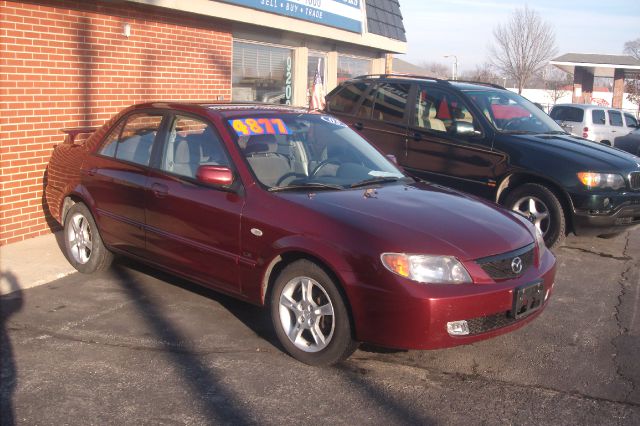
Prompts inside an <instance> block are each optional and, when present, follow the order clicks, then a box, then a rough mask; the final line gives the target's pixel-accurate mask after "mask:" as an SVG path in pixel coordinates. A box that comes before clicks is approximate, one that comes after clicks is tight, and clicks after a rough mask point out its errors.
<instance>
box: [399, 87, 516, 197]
mask: <svg viewBox="0 0 640 426" xmlns="http://www.w3.org/2000/svg"><path fill="white" fill-rule="evenodd" d="M412 96H413V97H412V99H411V104H412V113H411V117H410V119H409V131H408V137H407V143H408V148H407V151H408V152H407V156H406V158H405V160H404V161H403V162H401V165H402V166H404V167H405V169H406V170H407V171H409V172H410V173H412V174H414V175H417V176H420V177H423V178H425V179H428V180H433V181H436V182H440V183H442V184H445V185H448V186H452V187H455V188H459V189H462V190H466V191H469V192H472V193H474V194H479V195H483V196H485V197H491V196H492V193H493V191H494V190H495V184H496V181H497V180H498V176H499V174H500V173H503V172H504V168H505V167H506V161H505V155H504V154H502V153H498V152H494V151H493V150H492V147H491V140H488V138H487V137H485V136H483V133H482V128H481V126H480V123H479V120H478V118H476V117H475V116H474V115H473V114H472V113H471V111H470V110H469V108H468V106H467V105H466V103H465V102H464V101H463V100H462V99H461V97H460V96H458V94H456V93H454V92H452V91H445V90H443V89H441V88H438V87H435V85H433V86H432V85H419V86H417V90H416V92H415V93H414V94H413V95H412ZM462 129H465V130H466V132H467V133H466V134H463V133H462ZM474 132H475V133H474Z"/></svg>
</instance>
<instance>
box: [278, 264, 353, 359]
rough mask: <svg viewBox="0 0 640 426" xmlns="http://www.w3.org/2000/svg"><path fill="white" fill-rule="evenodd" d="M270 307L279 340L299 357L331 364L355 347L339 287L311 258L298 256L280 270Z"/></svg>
mask: <svg viewBox="0 0 640 426" xmlns="http://www.w3.org/2000/svg"><path fill="white" fill-rule="evenodd" d="M270 309H271V320H272V322H273V327H274V329H275V332H276V335H277V336H278V340H279V341H280V343H281V344H282V346H284V348H285V350H286V351H287V352H288V353H289V354H291V356H293V357H294V358H295V359H297V360H298V361H301V362H303V363H305V364H309V365H331V364H334V363H336V362H338V361H341V360H343V359H346V358H348V357H349V355H351V354H352V353H353V352H354V351H355V350H356V348H357V343H356V342H355V341H354V340H353V338H352V334H351V320H350V317H349V312H348V310H347V307H346V305H345V303H344V299H343V296H342V294H341V292H340V290H339V289H338V287H337V286H336V284H335V282H334V281H333V279H331V277H330V276H329V275H328V274H327V273H326V272H325V271H324V270H323V269H322V268H321V267H319V266H318V265H317V264H315V263H313V262H311V261H308V260H304V259H303V260H298V261H296V262H293V263H291V264H290V265H288V266H286V267H285V268H284V269H283V270H282V272H281V273H280V275H279V276H278V278H277V279H276V281H275V283H274V287H273V290H272V291H271V300H270Z"/></svg>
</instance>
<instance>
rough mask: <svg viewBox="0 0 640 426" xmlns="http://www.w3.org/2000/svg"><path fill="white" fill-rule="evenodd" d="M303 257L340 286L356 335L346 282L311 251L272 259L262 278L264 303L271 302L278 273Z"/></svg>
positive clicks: (286, 253) (296, 252) (288, 253)
mask: <svg viewBox="0 0 640 426" xmlns="http://www.w3.org/2000/svg"><path fill="white" fill-rule="evenodd" d="M301 259H305V260H308V261H310V262H313V263H315V264H316V265H318V266H319V267H320V268H322V269H323V270H324V271H325V272H326V273H327V275H329V277H330V278H331V279H332V280H333V282H335V283H336V286H337V287H338V291H340V294H341V295H342V298H343V300H344V303H345V305H346V307H347V312H349V319H350V320H351V321H350V322H351V332H352V333H354V335H355V323H354V321H353V312H352V310H351V303H350V302H349V298H348V297H347V294H346V292H345V289H344V284H343V283H342V281H341V280H340V278H339V277H338V274H336V273H335V272H334V271H333V269H331V267H330V266H329V265H327V264H326V263H325V262H324V261H322V259H319V258H318V257H316V256H313V255H311V254H309V253H305V252H300V251H290V252H285V253H282V254H280V255H279V256H277V257H276V258H275V259H273V260H272V261H271V263H270V264H269V266H268V267H267V270H266V272H265V276H264V278H263V280H262V303H263V304H265V305H266V304H267V303H269V302H268V301H269V298H270V297H271V289H272V288H273V285H274V283H275V281H276V279H277V278H278V275H280V272H282V270H283V269H284V268H286V267H287V266H288V265H290V264H292V263H293V262H295V261H297V260H301Z"/></svg>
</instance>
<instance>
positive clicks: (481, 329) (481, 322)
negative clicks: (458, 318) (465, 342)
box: [467, 311, 518, 335]
mask: <svg viewBox="0 0 640 426" xmlns="http://www.w3.org/2000/svg"><path fill="white" fill-rule="evenodd" d="M516 321H518V320H516V319H515V318H512V317H510V316H509V311H507V312H501V313H498V314H494V315H489V316H488V317H480V318H473V319H470V320H467V325H468V326H469V335H474V334H480V333H487V332H489V331H492V330H497V329H498V328H502V327H506V326H508V325H511V324H513V323H515V322H516Z"/></svg>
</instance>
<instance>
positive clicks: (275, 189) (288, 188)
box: [268, 182, 344, 192]
mask: <svg viewBox="0 0 640 426" xmlns="http://www.w3.org/2000/svg"><path fill="white" fill-rule="evenodd" d="M299 189H335V190H338V191H342V190H343V189H344V187H342V186H340V185H332V184H329V183H320V182H309V183H300V184H296V185H286V186H273V187H271V188H269V189H268V191H269V192H281V191H295V190H299Z"/></svg>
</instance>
